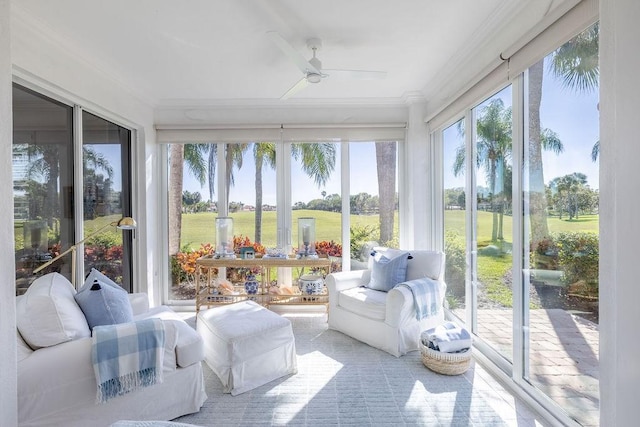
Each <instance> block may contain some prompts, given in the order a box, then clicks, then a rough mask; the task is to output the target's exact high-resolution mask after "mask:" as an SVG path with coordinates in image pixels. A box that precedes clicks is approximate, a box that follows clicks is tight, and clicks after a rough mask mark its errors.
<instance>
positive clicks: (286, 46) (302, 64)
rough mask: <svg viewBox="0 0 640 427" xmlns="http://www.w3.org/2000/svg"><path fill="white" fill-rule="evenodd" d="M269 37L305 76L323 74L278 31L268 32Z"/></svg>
mask: <svg viewBox="0 0 640 427" xmlns="http://www.w3.org/2000/svg"><path fill="white" fill-rule="evenodd" d="M267 35H268V36H269V37H270V38H271V40H272V41H273V43H275V45H276V46H278V47H279V48H280V50H282V51H283V52H284V53H285V55H287V56H288V57H289V58H290V59H291V60H292V61H293V62H294V63H295V64H296V65H297V66H298V68H299V69H300V71H302V72H303V73H304V74H305V75H306V74H307V73H316V74H321V73H320V70H318V69H317V68H316V67H314V66H313V65H311V64H310V63H309V61H307V60H306V59H305V57H304V56H302V54H301V53H300V52H298V51H297V50H295V49H294V47H293V46H291V44H290V43H289V42H288V41H286V40H285V39H284V38H283V37H282V36H281V35H280V33H278V32H277V31H267Z"/></svg>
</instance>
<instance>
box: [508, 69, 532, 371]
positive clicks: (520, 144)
mask: <svg viewBox="0 0 640 427" xmlns="http://www.w3.org/2000/svg"><path fill="white" fill-rule="evenodd" d="M512 88H513V90H512V105H513V108H512V125H511V132H512V136H511V153H512V158H513V161H512V162H511V163H512V174H511V176H512V203H511V205H512V209H513V215H512V219H513V225H512V227H513V230H512V233H513V234H512V235H513V239H512V242H513V243H512V252H511V253H512V272H513V274H512V277H513V285H512V290H513V296H512V298H513V377H514V380H516V381H518V380H519V379H522V378H523V373H524V372H526V371H525V370H524V369H525V365H526V364H527V363H528V356H527V354H528V352H527V351H526V350H525V349H524V346H526V345H527V343H528V339H527V336H528V328H527V326H528V324H529V322H528V317H529V310H528V307H529V292H528V291H527V292H525V291H524V289H523V274H525V269H524V268H523V262H524V258H523V253H524V252H523V244H524V243H523V242H524V239H525V236H526V235H527V234H528V233H527V231H525V229H524V228H525V227H526V224H527V223H528V221H524V220H523V218H524V217H523V196H524V192H523V191H522V190H523V182H524V180H523V178H524V176H523V160H524V158H525V154H524V150H525V147H527V146H528V144H527V143H525V141H528V138H525V136H527V135H526V134H525V132H526V129H528V126H524V123H525V121H526V120H527V119H526V118H527V115H526V114H525V113H524V105H528V104H523V101H524V100H525V96H526V95H525V93H527V92H526V91H524V85H523V79H522V76H518V77H516V79H515V81H514V82H513V84H512ZM525 233H527V234H525ZM527 283H528V282H527Z"/></svg>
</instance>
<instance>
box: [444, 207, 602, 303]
mask: <svg viewBox="0 0 640 427" xmlns="http://www.w3.org/2000/svg"><path fill="white" fill-rule="evenodd" d="M464 214H465V212H464V211H454V210H451V211H446V212H445V228H446V230H447V231H455V232H457V233H458V234H459V235H460V236H464ZM492 217H493V215H492V214H491V213H489V212H478V214H477V222H478V225H477V232H478V246H479V247H484V246H487V245H490V244H493V245H496V246H497V244H496V243H494V242H491V229H492V224H493V218H492ZM512 224H513V221H512V218H511V217H510V216H505V217H504V229H503V232H504V242H503V247H506V248H509V247H511V243H512V238H513V236H512V230H511V228H512ZM547 224H548V225H549V231H550V232H551V233H558V232H588V233H598V225H599V217H598V215H584V216H581V217H580V218H578V219H577V220H571V221H569V220H568V219H562V220H561V219H559V218H558V217H550V218H548V219H547ZM511 265H512V255H511V254H510V253H506V254H503V255H501V256H493V255H489V254H485V253H482V252H481V251H480V252H479V254H478V278H479V280H480V282H482V283H483V284H484V285H485V289H486V293H487V297H488V298H489V299H490V300H492V301H497V302H499V303H500V304H502V305H503V306H506V307H510V306H511V305H512V299H511V298H512V293H511V288H509V287H508V286H506V285H505V284H504V283H503V277H504V275H505V273H506V272H507V271H509V269H510V268H511Z"/></svg>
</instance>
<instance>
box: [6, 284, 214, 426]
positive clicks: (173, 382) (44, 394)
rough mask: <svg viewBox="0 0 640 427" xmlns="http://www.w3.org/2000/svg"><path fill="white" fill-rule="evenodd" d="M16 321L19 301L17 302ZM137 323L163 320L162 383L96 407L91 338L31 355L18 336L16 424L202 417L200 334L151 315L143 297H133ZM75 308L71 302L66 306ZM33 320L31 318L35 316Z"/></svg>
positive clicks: (166, 311) (171, 316)
mask: <svg viewBox="0 0 640 427" xmlns="http://www.w3.org/2000/svg"><path fill="white" fill-rule="evenodd" d="M17 298H18V301H17V306H18V310H17V312H18V316H21V315H24V313H21V309H20V304H21V301H20V299H21V298H24V296H19V297H17ZM129 299H130V301H131V306H132V309H133V314H134V320H141V319H145V318H150V317H157V318H161V319H164V320H165V322H164V325H165V352H164V357H163V376H164V381H163V382H162V383H161V384H156V385H153V386H149V387H146V388H143V389H141V390H138V391H134V392H131V393H129V394H125V395H123V396H119V397H116V398H113V399H110V400H108V401H107V402H106V403H102V404H99V403H96V389H97V385H96V377H95V374H94V370H93V366H92V363H91V338H90V337H81V338H76V339H73V338H70V339H69V340H67V341H66V342H62V343H60V344H55V345H51V346H46V347H41V348H38V349H37V350H33V349H32V348H31V347H30V346H29V345H27V343H26V342H25V340H24V339H23V337H22V336H21V334H20V332H19V331H18V333H17V342H18V422H19V425H20V426H25V427H26V426H88V425H91V426H109V425H110V424H112V423H114V422H116V421H118V420H122V419H127V420H171V419H174V418H176V417H179V416H181V415H185V414H189V413H193V412H198V411H199V410H200V408H201V406H202V404H203V403H204V401H205V400H206V398H207V396H206V394H205V390H204V380H203V374H202V364H201V361H202V360H203V359H204V351H203V343H202V339H201V338H200V336H199V335H198V334H197V332H196V331H195V330H194V329H193V328H191V327H190V326H189V325H188V324H187V323H186V322H184V321H183V320H182V319H181V318H180V317H179V316H178V315H177V314H176V313H175V312H173V311H172V310H171V309H170V308H168V307H165V306H161V307H156V308H152V309H149V302H148V297H147V295H145V294H130V295H129ZM66 302H67V303H69V304H71V302H70V301H66ZM32 314H33V313H32ZM21 323H23V322H18V326H19V327H20V324H21Z"/></svg>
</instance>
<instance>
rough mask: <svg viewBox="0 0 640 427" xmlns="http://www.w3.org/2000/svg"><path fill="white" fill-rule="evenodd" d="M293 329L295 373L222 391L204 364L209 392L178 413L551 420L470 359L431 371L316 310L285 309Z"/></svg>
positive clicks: (213, 420) (224, 419)
mask: <svg viewBox="0 0 640 427" xmlns="http://www.w3.org/2000/svg"><path fill="white" fill-rule="evenodd" d="M282 314H283V315H284V316H286V317H288V318H290V319H291V321H292V323H293V328H294V334H295V337H296V351H297V355H298V373H297V374H296V375H291V376H288V377H284V378H281V379H279V380H276V381H272V382H271V383H269V384H266V385H264V386H261V387H259V388H256V389H254V390H252V391H250V392H247V393H244V394H241V395H238V396H235V397H233V396H231V395H229V394H224V393H222V386H221V384H220V381H219V380H218V378H217V377H216V376H215V375H214V374H213V372H212V371H211V370H210V369H209V368H208V367H207V366H206V364H205V365H204V367H205V377H206V388H207V394H208V396H209V398H208V399H207V401H206V402H205V404H204V406H203V407H202V409H201V410H200V412H198V413H196V414H191V415H186V416H183V417H180V418H178V419H176V420H174V421H177V422H183V423H191V424H195V425H199V426H279V425H287V426H378V425H380V426H384V425H388V426H518V427H528V426H546V425H548V424H546V423H545V422H544V421H543V420H542V419H541V418H540V417H539V416H537V415H536V414H535V413H534V412H533V411H532V410H531V409H530V408H529V407H528V406H527V405H526V404H525V403H523V402H522V401H520V400H518V399H516V398H515V397H513V396H512V395H510V394H509V393H508V392H507V391H506V390H505V388H504V387H503V386H502V385H501V384H500V383H498V382H497V381H496V380H495V379H493V377H491V376H490V375H489V374H488V373H487V372H486V371H485V370H484V369H483V368H482V367H481V366H480V365H479V364H476V363H475V361H472V364H471V367H470V368H469V370H468V371H467V372H466V373H464V374H463V375H459V376H444V375H439V374H436V373H434V372H431V371H430V370H429V369H427V368H426V367H425V366H424V365H423V364H422V361H421V358H420V353H419V352H412V353H410V354H408V355H406V356H403V357H401V358H396V357H393V356H391V355H389V354H387V353H385V352H382V351H380V350H377V349H374V348H372V347H369V346H368V345H366V344H362V343H360V342H358V341H356V340H354V339H352V338H350V337H347V336H346V335H343V334H341V333H339V332H335V331H331V330H327V323H326V317H325V315H324V314H318V313H308V314H305V313H295V314H294V313H282Z"/></svg>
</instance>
